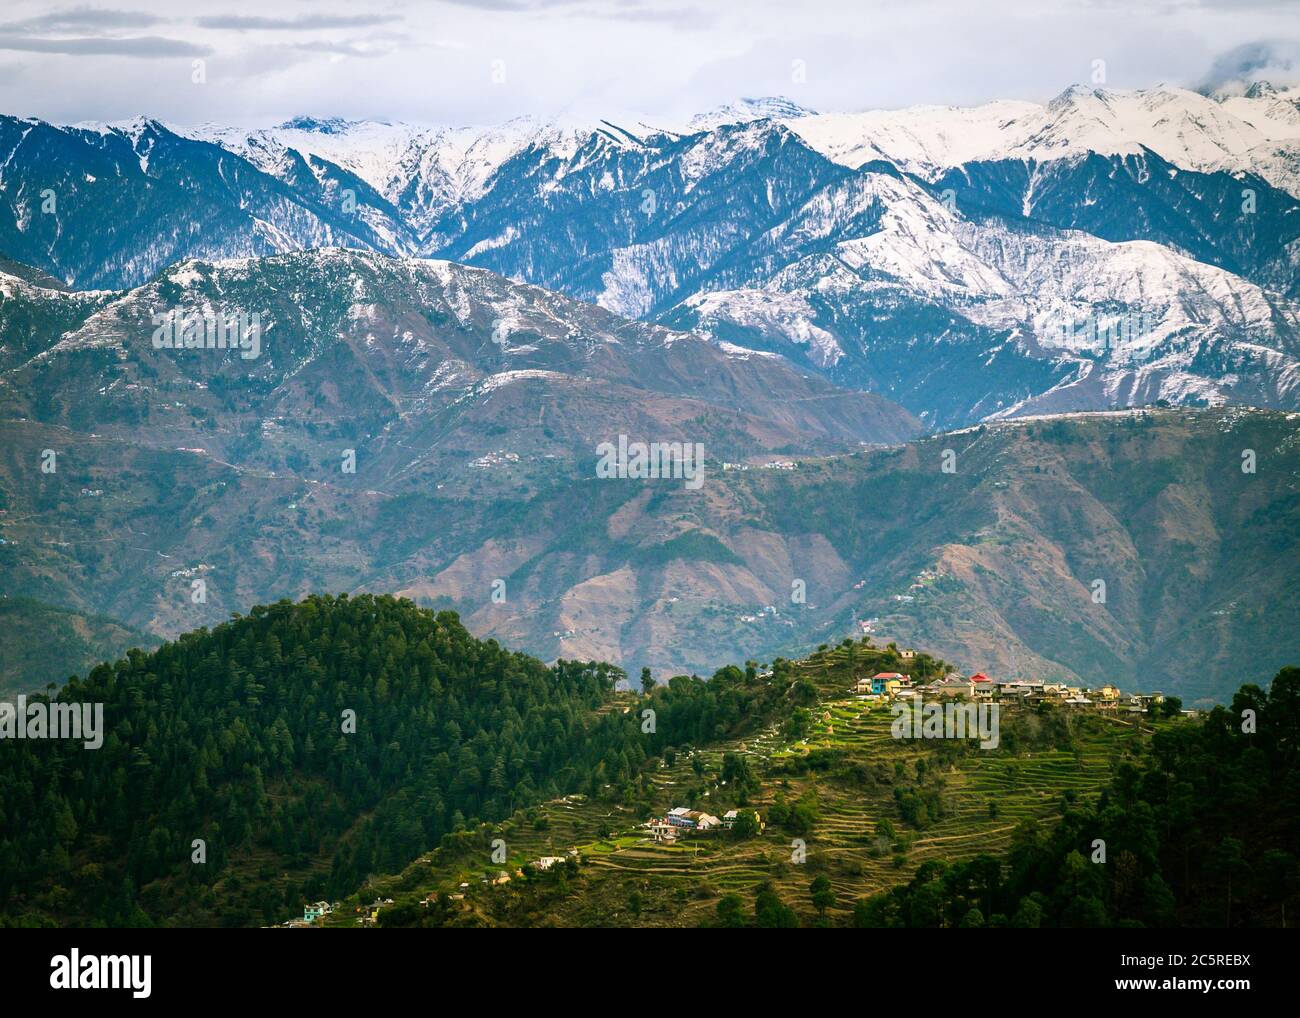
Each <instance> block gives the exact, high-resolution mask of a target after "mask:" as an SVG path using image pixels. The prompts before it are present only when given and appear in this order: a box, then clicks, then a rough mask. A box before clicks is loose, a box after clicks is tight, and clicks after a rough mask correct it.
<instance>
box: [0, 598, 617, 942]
mask: <svg viewBox="0 0 1300 1018" xmlns="http://www.w3.org/2000/svg"><path fill="white" fill-rule="evenodd" d="M616 677H617V673H616V672H615V671H614V670H613V669H611V668H609V667H608V666H603V665H599V666H590V665H585V664H577V663H568V662H561V663H559V664H557V665H555V666H554V667H552V668H548V667H546V666H544V665H543V664H542V663H541V662H540V661H537V660H536V659H534V658H530V657H527V656H526V655H523V654H514V653H509V652H507V651H505V650H502V649H501V648H500V647H499V646H497V644H496V643H495V641H491V640H489V641H486V642H483V641H479V640H476V639H474V638H473V637H471V636H470V635H469V633H468V632H466V630H465V629H464V628H463V627H462V626H461V625H460V623H459V621H458V620H457V618H456V616H455V615H454V614H452V613H448V612H444V613H440V614H438V615H434V614H433V613H432V612H429V611H426V610H421V609H417V608H416V607H415V606H414V605H413V604H411V603H410V602H405V601H398V600H395V599H393V598H385V597H358V598H351V599H349V598H347V597H338V598H333V597H312V598H309V599H308V600H306V601H304V602H302V603H300V604H296V605H295V604H290V603H287V602H285V603H279V604H275V605H272V606H269V607H259V608H255V609H254V610H253V611H252V613H251V614H250V615H248V616H247V617H243V618H237V619H235V620H234V621H232V622H230V623H227V624H225V625H222V626H219V627H217V628H216V629H214V630H212V631H207V630H198V631H197V632H194V633H191V634H187V635H186V636H183V637H181V638H180V639H179V640H177V641H176V642H175V643H169V644H166V645H164V646H163V647H162V648H160V649H159V650H157V651H156V652H154V653H152V654H145V653H143V652H140V651H132V652H130V653H129V654H128V655H127V656H126V657H125V658H124V659H123V660H121V661H119V662H117V664H115V665H112V666H110V665H101V666H99V667H97V668H95V669H94V670H93V671H91V672H90V674H89V675H88V676H87V677H86V678H85V679H83V680H74V681H72V682H70V683H68V685H67V687H66V688H65V689H64V690H62V691H61V692H60V694H59V700H60V701H63V702H76V701H86V702H102V703H103V704H104V727H105V730H106V734H105V737H104V742H103V746H102V747H101V748H100V749H97V750H88V749H85V748H84V747H83V745H82V743H80V742H73V741H70V740H48V741H40V742H33V741H27V742H15V741H9V740H6V741H3V742H0V759H2V760H3V763H2V764H0V772H3V773H4V774H5V776H6V783H5V787H4V788H3V790H0V814H2V815H3V816H2V819H3V823H2V824H0V828H2V829H3V836H2V838H3V840H0V914H3V915H6V916H7V917H8V918H9V920H11V921H16V920H20V919H21V918H22V917H23V916H24V915H26V914H28V913H32V914H35V915H36V916H58V917H60V918H61V919H62V920H63V921H65V922H66V921H67V920H69V919H71V918H72V917H73V916H82V917H85V918H86V919H88V920H102V921H105V922H108V923H114V924H116V923H124V922H147V921H163V920H164V919H165V920H166V921H168V922H175V923H202V922H211V921H215V920H216V919H217V918H218V917H220V918H221V919H222V920H223V921H225V922H229V923H234V924H243V923H248V922H253V921H259V920H260V919H261V918H262V915H261V913H262V911H263V910H265V911H267V912H268V913H271V911H272V910H274V913H273V914H278V912H279V911H281V910H282V907H283V900H284V896H285V895H286V894H291V895H293V896H294V900H296V896H297V894H298V893H299V892H301V891H303V890H304V889H306V890H311V891H313V892H316V893H320V894H324V893H327V892H329V891H334V892H337V891H341V890H345V889H350V888H351V887H353V886H355V885H356V884H357V883H358V882H359V880H360V879H361V878H362V877H364V876H365V874H366V873H368V872H369V871H370V870H371V869H372V868H373V869H385V868H393V867H396V866H400V865H401V864H403V863H405V862H406V861H408V860H409V859H410V858H411V857H412V856H413V855H414V854H416V853H417V852H419V851H421V850H422V849H423V848H425V847H426V846H428V845H429V844H433V843H436V842H437V840H438V839H439V838H440V837H441V836H442V835H443V834H444V833H446V832H448V831H450V830H453V829H454V828H455V827H457V826H458V825H460V824H462V823H464V822H465V820H466V819H467V818H474V817H491V816H495V815H498V814H501V813H504V812H507V811H508V810H509V809H510V808H511V807H512V804H514V803H517V802H526V801H530V800H532V799H536V798H539V797H549V796H553V795H556V794H560V793H561V792H563V791H567V790H568V788H569V787H570V785H571V784H572V783H573V782H574V781H576V780H577V779H578V777H579V776H580V775H582V774H583V773H585V772H586V771H587V770H589V769H591V768H593V767H595V766H596V765H597V764H598V763H599V762H600V761H601V760H603V759H607V757H608V753H609V751H610V748H611V747H609V746H607V745H604V744H601V743H600V742H599V741H595V740H593V739H592V738H591V737H590V733H589V731H588V728H589V723H590V719H591V717H592V712H593V711H594V710H595V709H596V708H597V707H599V706H600V705H601V704H602V703H603V702H604V701H605V699H606V698H607V697H608V696H609V695H610V692H611V690H612V688H613V684H614V681H615V679H616ZM349 712H354V714H352V713H349ZM352 717H355V725H353V724H351V723H350V719H351V718H352ZM352 729H354V730H352ZM358 818H360V819H358ZM195 839H202V840H203V841H204V842H205V843H206V853H207V859H206V862H205V863H201V864H198V863H193V862H192V861H191V860H192V857H193V855H194V851H195V849H194V847H193V843H194V841H195ZM285 871H288V872H290V873H291V874H293V875H296V879H293V878H292V877H291V879H290V880H289V881H288V882H287V883H285V882H281V881H280V880H279V879H278V878H279V877H280V876H281V874H282V873H283V872H285ZM37 874H39V875H40V877H41V879H39V880H38V879H36V876H37ZM51 874H62V877H61V878H59V879H53V878H52V877H51ZM272 878H275V879H272ZM294 884H296V885H297V886H292V885H294ZM56 885H57V886H56ZM34 887H40V888H42V889H43V890H42V891H41V892H40V895H39V897H35V898H33V897H31V895H32V891H31V889H32V888H34ZM50 888H54V889H53V890H50Z"/></svg>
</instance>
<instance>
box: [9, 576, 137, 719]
mask: <svg viewBox="0 0 1300 1018" xmlns="http://www.w3.org/2000/svg"><path fill="white" fill-rule="evenodd" d="M0 627H3V632H4V640H5V654H4V657H3V658H2V659H0V697H10V696H16V695H17V694H19V693H33V692H36V691H38V690H44V689H45V687H46V686H47V685H49V684H51V683H54V684H56V685H57V684H58V683H61V682H63V681H64V680H65V679H67V678H68V677H69V676H70V675H78V674H81V673H83V672H85V671H86V670H87V669H89V668H91V667H93V666H94V665H96V664H97V663H99V662H100V661H105V660H111V659H113V658H116V657H118V656H119V655H121V654H123V653H124V652H125V651H126V650H127V649H128V648H130V647H152V646H155V645H156V644H158V643H159V642H160V641H159V640H158V638H157V637H156V636H153V635H152V634H150V633H142V632H140V631H139V630H137V629H133V628H131V627H130V626H126V625H123V624H122V623H120V622H117V621H115V620H113V619H108V618H103V617H102V616H98V615H87V614H84V613H82V612H77V611H73V610H72V609H70V608H57V607H55V606H54V605H49V604H42V603H41V602H40V601H34V600H32V599H31V598H26V597H5V598H0Z"/></svg>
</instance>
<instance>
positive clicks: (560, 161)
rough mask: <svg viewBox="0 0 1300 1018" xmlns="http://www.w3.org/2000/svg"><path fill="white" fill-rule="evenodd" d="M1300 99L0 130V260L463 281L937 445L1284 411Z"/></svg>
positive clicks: (1299, 191) (783, 106)
mask: <svg viewBox="0 0 1300 1018" xmlns="http://www.w3.org/2000/svg"><path fill="white" fill-rule="evenodd" d="M1298 103H1300V92H1297V91H1296V90H1277V89H1274V88H1272V87H1271V86H1268V85H1267V84H1266V83H1257V84H1256V85H1255V86H1253V87H1252V88H1251V89H1250V90H1249V91H1248V92H1246V93H1245V94H1241V95H1218V96H1205V95H1201V94H1199V93H1194V92H1188V91H1185V90H1181V89H1173V88H1157V89H1151V90H1144V91H1136V92H1121V91H1114V90H1104V89H1088V88H1083V87H1079V86H1075V87H1073V88H1070V89H1068V90H1066V91H1065V92H1064V93H1062V94H1061V95H1060V96H1058V97H1057V98H1056V99H1054V100H1053V101H1052V102H1050V103H1048V104H1046V105H1043V106H1039V105H1037V104H1032V103H1022V102H996V103H991V104H988V105H986V106H982V107H976V108H972V109H959V108H932V107H919V108H912V109H905V110H898V111H876V112H869V113H861V114H834V113H831V114H816V113H813V112H811V111H808V110H805V109H803V108H801V107H799V106H797V105H796V104H793V103H791V102H789V101H788V100H774V99H760V100H753V99H751V100H745V101H742V102H738V103H735V104H732V105H730V106H727V107H724V108H722V109H720V110H716V111H712V112H710V113H707V114H701V115H700V116H698V117H695V118H693V119H692V120H690V121H688V122H687V123H684V124H677V125H668V126H655V125H650V124H646V123H642V122H632V123H630V124H627V123H625V124H622V125H620V124H617V123H615V122H613V121H599V122H594V123H578V122H562V121H560V122H544V121H537V120H532V119H520V120H516V121H511V122H509V123H507V124H504V125H501V126H498V127H492V128H486V129H480V128H456V129H451V128H426V127H417V126H412V125H406V124H387V123H376V122H350V121H343V120H338V119H321V118H311V117H298V118H294V119H292V120H290V121H287V122H285V123H284V124H281V125H280V126H279V127H275V128H269V129H261V130H252V131H248V130H243V129H236V128H230V127H222V126H215V125H206V126H203V127H199V128H185V129H182V128H178V127H169V126H167V125H164V124H161V123H159V122H157V121H153V120H148V119H145V118H138V119H136V120H134V121H131V122H129V123H125V124H117V125H103V124H100V125H82V126H77V127H59V126H55V125H51V124H46V123H43V122H39V121H32V120H23V119H17V118H13V117H8V118H3V119H2V120H0V154H2V155H3V156H4V159H3V169H0V194H3V198H4V200H3V202H0V251H3V252H4V253H6V254H7V255H8V256H10V257H11V258H14V259H16V260H17V261H20V262H25V263H27V264H30V265H33V266H35V267H37V268H39V269H41V270H43V271H45V272H48V273H50V274H52V275H54V276H56V277H58V278H59V279H61V280H63V281H64V282H65V283H67V284H68V285H70V286H74V287H76V288H78V289H85V288H99V287H106V288H115V289H116V288H123V287H133V286H136V285H140V284H142V283H144V282H146V281H148V280H149V279H151V278H152V277H154V276H155V275H156V274H157V273H158V272H159V271H160V270H161V269H163V268H165V267H166V266H169V265H172V264H174V263H176V262H178V261H180V260H183V259H185V258H189V257H194V258H201V259H214V258H217V259H220V258H231V257H257V256H265V255H269V254H274V253H282V252H286V251H291V250H297V249H303V248H313V247H321V246H347V247H361V248H366V249H370V250H374V251H377V252H380V253H385V254H389V255H395V256H417V257H438V258H444V259H451V260H454V261H457V262H461V263H464V264H470V265H478V266H481V267H484V268H489V269H492V270H493V271H495V272H498V273H500V274H502V275H505V276H508V277H510V278H512V279H514V280H516V281H521V282H529V283H533V284H535V285H539V286H543V287H546V288H548V289H553V290H556V291H559V292H563V293H566V294H568V295H569V296H572V297H575V298H577V299H579V300H583V301H586V302H590V303H595V304H598V305H600V306H602V307H605V308H606V309H608V310H610V311H613V312H615V313H617V314H619V315H622V316H624V317H627V318H636V319H640V320H646V321H660V322H663V323H665V324H669V325H671V326H674V327H677V328H687V329H692V330H696V331H699V332H701V333H702V334H704V335H706V336H708V337H711V338H714V339H717V340H725V341H727V342H730V343H734V344H736V345H740V346H744V347H746V348H748V349H753V350H762V351H776V352H780V353H782V354H784V355H786V356H787V357H788V358H789V359H791V360H792V361H794V362H796V363H798V364H800V365H802V366H805V367H807V368H809V369H810V370H812V371H814V372H816V373H818V374H821V375H823V376H824V377H827V378H828V379H830V380H832V381H834V382H836V383H837V384H840V385H843V386H847V387H850V388H858V389H865V390H869V391H873V392H877V393H879V394H881V395H885V396H889V397H890V398H893V399H895V400H896V401H898V402H900V403H901V404H902V405H903V406H904V407H906V408H907V409H908V410H909V411H910V412H911V413H913V414H914V415H916V416H917V417H918V418H919V419H921V420H922V421H923V422H924V423H925V424H926V425H927V426H929V427H932V428H943V427H952V426H961V425H964V424H969V423H972V422H974V421H977V420H981V419H985V418H988V417H994V416H1011V415H1016V414H1031V413H1041V412H1051V411H1063V410H1080V409H1089V410H1095V409H1109V408H1114V407H1120V406H1126V405H1133V404H1136V403H1142V402H1147V401H1150V400H1154V399H1166V400H1170V401H1172V402H1179V403H1187V404H1192V405H1217V404H1219V403H1223V402H1243V403H1252V404H1259V405H1266V406H1277V407H1282V408H1292V407H1294V406H1295V404H1296V392H1295V386H1296V355H1297V331H1296V330H1297V321H1298V319H1297V305H1296V302H1295V298H1296V296H1297V293H1298V289H1297V288H1298V287H1300V274H1298V273H1297V259H1298V258H1300V247H1298V246H1297V238H1300V171H1298V170H1297V167H1300V105H1298ZM42 195H44V196H45V199H43V198H42ZM51 197H52V200H53V203H54V205H53V208H54V210H55V211H51V212H44V211H41V209H43V208H45V207H47V206H46V203H45V202H46V201H47V200H50V199H51ZM181 209H184V215H183V216H182V215H178V214H177V213H178V211H179V210H181ZM976 369H979V370H976Z"/></svg>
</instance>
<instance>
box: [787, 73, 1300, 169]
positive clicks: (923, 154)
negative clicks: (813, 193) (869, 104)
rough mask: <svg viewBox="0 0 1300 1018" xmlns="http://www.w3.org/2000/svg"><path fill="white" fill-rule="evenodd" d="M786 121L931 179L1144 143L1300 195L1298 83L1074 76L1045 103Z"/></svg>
mask: <svg viewBox="0 0 1300 1018" xmlns="http://www.w3.org/2000/svg"><path fill="white" fill-rule="evenodd" d="M788 123H789V126H790V128H791V129H792V130H794V131H795V132H796V133H798V134H799V135H800V136H801V137H802V138H803V139H804V140H805V141H807V142H808V144H809V145H811V146H812V147H813V148H814V149H816V150H817V151H819V152H821V153H822V154H823V155H826V156H827V157H828V158H831V159H834V160H835V161H836V162H840V163H843V164H844V165H846V166H852V167H857V166H861V165H863V164H864V163H867V162H870V161H872V160H874V159H884V160H887V161H889V162H892V163H894V164H895V165H897V166H898V167H899V168H900V169H903V170H906V171H907V172H909V173H913V174H916V175H918V176H922V177H927V178H929V179H934V178H937V177H938V176H940V175H941V174H942V173H943V171H945V170H947V169H951V168H952V167H954V166H961V165H963V164H966V163H974V162H987V161H994V160H1000V159H1021V160H1028V161H1033V162H1049V161H1051V160H1055V159H1061V158H1067V157H1078V156H1082V155H1086V154H1088V153H1098V154H1100V155H1107V156H1110V155H1138V154H1140V153H1141V152H1142V151H1143V150H1144V149H1146V150H1150V151H1152V152H1155V153H1156V154H1158V155H1159V156H1161V157H1162V158H1163V159H1165V160H1167V161H1168V162H1169V163H1171V164H1172V165H1174V166H1176V167H1179V168H1182V169H1188V170H1200V171H1202V172H1215V171H1220V170H1222V171H1227V172H1232V173H1249V172H1254V173H1256V174H1258V175H1260V176H1262V177H1263V178H1264V179H1266V180H1268V181H1269V182H1270V183H1272V184H1273V185H1274V186H1275V187H1279V188H1281V189H1283V190H1286V191H1290V192H1291V193H1292V194H1293V195H1300V172H1297V171H1298V170H1300V167H1298V166H1297V164H1296V162H1295V157H1296V156H1297V154H1300V88H1292V89H1288V90H1282V91H1279V90H1277V89H1274V88H1272V87H1271V86H1269V85H1267V84H1266V83H1260V84H1259V85H1258V86H1257V87H1256V88H1253V89H1251V90H1250V91H1249V92H1248V93H1247V94H1245V95H1240V96H1221V97H1214V96H1205V95H1201V94H1200V93H1198V92H1191V91H1188V90H1187V89H1181V88H1168V87H1160V88H1153V89H1138V90H1134V91H1119V90H1113V89H1104V88H1089V87H1086V86H1082V85H1074V86H1072V87H1070V88H1068V89H1066V90H1065V91H1064V92H1062V93H1061V94H1060V95H1058V96H1057V97H1056V98H1055V99H1053V100H1052V101H1051V102H1049V103H1047V104H1046V105H1038V104H1037V103H1026V102H1008V101H997V102H991V103H988V104H985V105H983V106H976V107H971V108H960V107H934V106H917V107H911V108H908V109H901V110H873V111H870V112H866V113H831V114H821V115H814V116H806V117H799V118H795V119H792V120H790V121H789V122H788Z"/></svg>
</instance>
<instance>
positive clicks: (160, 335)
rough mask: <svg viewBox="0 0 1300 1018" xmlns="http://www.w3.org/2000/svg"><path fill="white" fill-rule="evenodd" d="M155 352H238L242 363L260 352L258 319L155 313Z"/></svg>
mask: <svg viewBox="0 0 1300 1018" xmlns="http://www.w3.org/2000/svg"><path fill="white" fill-rule="evenodd" d="M150 321H151V323H152V324H153V325H154V326H155V328H154V332H153V348H154V349H155V350H238V351H239V356H240V357H242V358H243V359H244V360H246V361H251V360H256V359H257V358H258V357H259V356H260V355H261V353H262V316H261V315H260V314H258V313H257V312H256V311H254V312H253V313H252V314H249V313H248V312H246V311H235V312H230V313H223V314H212V313H211V312H205V311H182V310H178V309H176V308H172V309H171V310H169V311H155V312H154V313H153V315H152V316H151V318H150Z"/></svg>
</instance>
